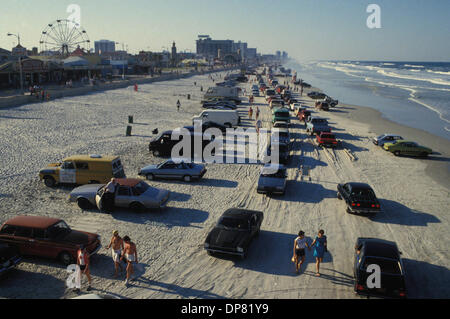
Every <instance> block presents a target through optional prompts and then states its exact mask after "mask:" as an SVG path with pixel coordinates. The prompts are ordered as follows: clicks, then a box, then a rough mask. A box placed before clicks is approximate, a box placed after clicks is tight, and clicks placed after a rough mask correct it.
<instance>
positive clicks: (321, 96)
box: [308, 92, 327, 100]
mask: <svg viewBox="0 0 450 319" xmlns="http://www.w3.org/2000/svg"><path fill="white" fill-rule="evenodd" d="M308 97H309V98H311V99H313V100H323V99H324V98H326V97H327V95H326V94H324V93H320V92H310V93H308Z"/></svg>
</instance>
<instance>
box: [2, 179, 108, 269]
mask: <svg viewBox="0 0 450 319" xmlns="http://www.w3.org/2000/svg"><path fill="white" fill-rule="evenodd" d="M88 186H89V185H88ZM0 242H1V243H6V244H8V245H10V246H12V247H15V248H17V249H18V250H19V253H20V254H21V255H23V256H37V257H46V258H52V259H58V260H60V261H61V262H62V263H63V264H64V265H70V264H72V263H74V262H75V261H76V256H77V251H78V249H79V248H80V246H81V245H84V246H85V247H86V249H87V251H88V253H89V254H90V255H94V254H96V253H97V252H98V251H99V250H100V248H101V247H102V246H101V238H100V236H99V235H97V234H93V233H88V232H83V231H78V230H72V229H71V228H70V227H69V226H68V225H67V224H66V223H65V222H64V221H63V220H62V219H57V218H48V217H38V216H18V217H15V218H12V219H10V220H7V221H6V222H5V223H4V224H3V225H2V227H1V229H0Z"/></svg>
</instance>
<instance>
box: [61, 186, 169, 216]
mask: <svg viewBox="0 0 450 319" xmlns="http://www.w3.org/2000/svg"><path fill="white" fill-rule="evenodd" d="M116 180H117V184H118V186H116V192H115V196H114V205H115V207H121V208H131V209H133V210H136V211H143V210H145V209H153V208H164V207H166V205H167V202H168V201H169V195H170V192H169V191H167V190H163V189H158V188H155V187H151V186H150V185H148V184H147V183H146V182H144V181H142V180H140V179H132V178H124V179H116ZM104 191H105V185H104V184H90V185H84V186H80V187H77V188H75V189H74V190H73V191H72V192H71V193H70V195H69V201H70V202H77V204H78V206H79V207H80V208H81V209H89V208H92V207H97V208H98V209H100V199H101V196H102V195H103V193H104Z"/></svg>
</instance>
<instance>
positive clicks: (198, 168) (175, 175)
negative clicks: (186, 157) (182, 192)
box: [139, 160, 206, 182]
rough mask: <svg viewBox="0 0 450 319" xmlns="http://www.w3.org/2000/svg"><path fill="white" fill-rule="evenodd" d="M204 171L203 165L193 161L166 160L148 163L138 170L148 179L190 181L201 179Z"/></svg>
mask: <svg viewBox="0 0 450 319" xmlns="http://www.w3.org/2000/svg"><path fill="white" fill-rule="evenodd" d="M205 173H206V167H205V165H201V164H194V163H183V162H181V163H175V162H174V161H171V160H169V161H167V162H164V163H161V164H159V165H149V166H146V167H144V168H142V169H141V170H140V171H139V176H144V177H146V178H147V179H148V180H154V179H156V178H161V179H181V180H184V181H185V182H190V181H192V180H194V179H201V178H202V177H203V175H205Z"/></svg>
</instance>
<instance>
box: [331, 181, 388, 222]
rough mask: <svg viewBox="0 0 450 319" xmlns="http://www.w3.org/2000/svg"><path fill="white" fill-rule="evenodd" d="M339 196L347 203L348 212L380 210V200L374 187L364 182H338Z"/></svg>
mask: <svg viewBox="0 0 450 319" xmlns="http://www.w3.org/2000/svg"><path fill="white" fill-rule="evenodd" d="M337 197H338V198H339V199H341V200H344V201H345V203H346V204H347V213H350V214H351V213H356V214H370V215H374V214H377V213H379V212H380V210H381V209H380V202H379V201H378V199H377V197H376V195H375V192H374V191H373V189H372V188H371V187H370V186H369V185H367V184H364V183H347V184H338V186H337Z"/></svg>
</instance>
